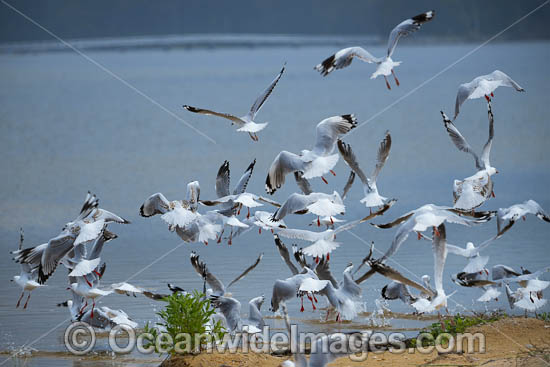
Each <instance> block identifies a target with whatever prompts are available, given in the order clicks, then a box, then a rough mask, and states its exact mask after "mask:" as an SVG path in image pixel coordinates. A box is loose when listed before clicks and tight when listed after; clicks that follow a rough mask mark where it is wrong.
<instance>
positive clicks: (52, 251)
mask: <svg viewBox="0 0 550 367" xmlns="http://www.w3.org/2000/svg"><path fill="white" fill-rule="evenodd" d="M98 205H99V200H98V199H97V197H96V196H95V195H92V194H91V193H90V192H88V194H87V196H86V199H85V201H84V204H83V206H82V209H81V210H80V214H79V215H78V217H77V218H76V219H75V220H74V221H72V222H69V223H67V224H66V225H65V226H64V227H63V229H62V231H61V233H60V234H59V235H57V236H56V237H54V238H52V239H50V240H49V241H48V243H47V244H42V245H39V246H36V247H31V248H26V249H22V250H19V251H17V252H14V254H15V255H16V256H15V259H16V261H17V262H20V263H27V264H29V263H30V264H37V260H38V258H40V261H39V263H38V283H40V284H44V283H45V282H46V280H48V278H49V277H50V276H51V275H52V274H53V272H54V271H55V269H56V268H57V265H58V264H59V262H60V260H61V259H62V258H63V257H65V255H67V254H69V252H70V251H71V250H73V248H74V247H76V246H78V245H79V244H84V243H86V242H88V241H94V240H96V239H97V238H98V237H99V236H100V235H101V233H102V232H103V228H104V225H105V224H107V223H112V222H114V223H122V224H128V223H130V222H129V221H127V220H126V219H124V218H122V217H119V216H118V215H116V214H113V213H111V212H109V211H107V210H104V209H101V208H99V207H98Z"/></svg>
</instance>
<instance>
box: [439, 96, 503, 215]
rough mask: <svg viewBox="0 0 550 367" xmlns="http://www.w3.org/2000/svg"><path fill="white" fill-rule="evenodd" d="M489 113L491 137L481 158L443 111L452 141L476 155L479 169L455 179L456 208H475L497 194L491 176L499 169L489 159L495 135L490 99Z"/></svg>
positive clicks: (444, 120) (454, 195)
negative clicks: (461, 178)
mask: <svg viewBox="0 0 550 367" xmlns="http://www.w3.org/2000/svg"><path fill="white" fill-rule="evenodd" d="M487 114H488V116H489V138H488V139H487V142H486V143H485V145H484V147H483V152H482V153H481V159H480V158H479V157H478V156H477V154H476V153H475V152H474V151H473V150H472V148H471V147H470V144H468V142H467V141H466V139H464V137H463V136H462V134H461V133H460V131H458V129H457V128H456V126H455V125H454V124H453V123H452V122H451V120H449V118H448V117H447V115H445V113H444V112H443V111H441V115H442V116H443V123H444V124H445V128H446V129H447V132H448V133H449V136H450V138H451V140H452V142H453V143H454V145H455V146H456V147H457V148H458V150H460V151H463V152H466V153H469V154H471V155H472V156H473V157H474V160H475V164H476V169H477V170H478V171H477V172H476V174H474V175H473V176H470V177H467V178H465V179H464V180H462V181H459V180H455V181H454V186H453V197H454V208H456V209H460V210H463V211H468V210H473V209H475V208H477V207H479V206H480V205H481V204H483V203H484V202H485V201H486V200H487V199H489V198H490V197H491V196H493V197H494V196H495V194H494V192H493V181H492V180H491V176H493V175H494V174H496V173H498V171H497V169H496V168H494V167H492V166H491V163H490V161H489V155H490V154H491V146H492V144H493V136H494V118H493V111H492V109H491V102H490V101H488V102H487Z"/></svg>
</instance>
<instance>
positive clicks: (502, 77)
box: [487, 70, 525, 92]
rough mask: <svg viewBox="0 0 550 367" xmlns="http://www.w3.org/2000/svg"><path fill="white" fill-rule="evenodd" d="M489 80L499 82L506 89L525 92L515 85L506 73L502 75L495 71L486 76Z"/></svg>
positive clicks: (500, 72)
mask: <svg viewBox="0 0 550 367" xmlns="http://www.w3.org/2000/svg"><path fill="white" fill-rule="evenodd" d="M487 77H488V78H487V79H489V80H500V81H502V82H503V84H504V85H505V86H507V87H512V88H514V89H515V90H517V91H518V92H525V89H523V88H522V87H521V86H520V85H519V84H518V83H516V82H515V81H514V80H513V79H512V78H510V77H509V76H508V75H507V74H506V73H503V72H502V71H500V70H495V71H493V72H492V73H491V74H489V75H487Z"/></svg>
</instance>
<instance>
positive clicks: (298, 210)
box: [272, 191, 346, 226]
mask: <svg viewBox="0 0 550 367" xmlns="http://www.w3.org/2000/svg"><path fill="white" fill-rule="evenodd" d="M345 211H346V207H345V206H344V201H343V200H342V198H341V197H340V194H338V193H337V192H336V191H334V192H333V193H332V194H325V193H322V192H312V193H311V194H309V195H302V194H297V193H294V194H292V195H290V196H289V197H288V199H286V201H285V202H284V203H283V204H282V205H281V207H280V208H279V209H277V211H276V212H275V213H274V214H273V218H272V220H273V221H275V222H278V221H280V220H281V219H283V218H284V217H285V216H287V215H288V214H306V213H312V214H315V215H317V218H318V219H317V225H318V226H320V225H321V222H320V220H319V217H320V216H322V217H328V218H332V217H333V216H335V215H337V214H341V215H343V214H344V213H345Z"/></svg>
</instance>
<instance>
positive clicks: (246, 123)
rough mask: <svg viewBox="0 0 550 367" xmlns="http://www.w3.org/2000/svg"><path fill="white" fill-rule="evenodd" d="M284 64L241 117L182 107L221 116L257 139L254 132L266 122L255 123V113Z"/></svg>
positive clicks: (276, 79)
mask: <svg viewBox="0 0 550 367" xmlns="http://www.w3.org/2000/svg"><path fill="white" fill-rule="evenodd" d="M285 66H286V63H285V65H283V68H282V69H281V71H280V72H279V74H278V75H277V77H276V78H275V79H274V80H273V81H272V82H271V84H270V85H269V86H268V87H267V89H266V90H264V91H263V93H262V94H260V96H259V97H258V98H257V99H256V101H254V104H253V105H252V107H251V108H250V111H249V112H248V113H247V114H246V115H245V116H242V117H237V116H233V115H231V114H229V113H221V112H215V111H211V110H206V109H203V108H196V107H192V106H188V105H184V106H183V108H185V109H186V110H187V111H190V112H194V113H200V114H203V115H213V116H218V117H222V118H224V119H227V120H230V121H231V125H236V126H237V127H238V129H237V131H244V132H247V133H248V135H250V138H251V139H252V140H254V141H258V135H256V133H257V132H258V131H260V130H263V129H264V128H265V127H266V126H267V124H268V123H267V122H263V123H257V122H255V121H254V119H255V118H256V114H257V113H258V112H259V111H260V109H261V108H262V106H263V105H264V103H265V101H266V100H267V98H268V97H269V96H270V95H271V93H272V92H273V89H275V86H276V85H277V83H278V82H279V79H281V77H282V76H283V73H284V72H285Z"/></svg>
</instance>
